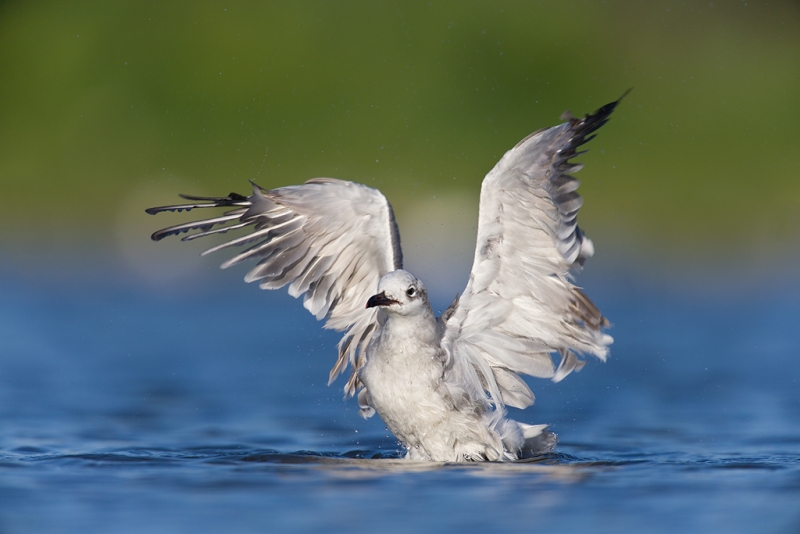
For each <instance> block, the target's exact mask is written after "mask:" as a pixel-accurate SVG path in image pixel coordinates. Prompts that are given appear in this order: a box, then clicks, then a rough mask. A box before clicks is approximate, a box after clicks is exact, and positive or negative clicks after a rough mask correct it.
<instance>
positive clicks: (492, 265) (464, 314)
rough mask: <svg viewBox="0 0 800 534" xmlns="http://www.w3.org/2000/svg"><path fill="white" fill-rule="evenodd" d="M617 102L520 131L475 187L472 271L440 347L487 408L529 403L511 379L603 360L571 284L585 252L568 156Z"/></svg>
mask: <svg viewBox="0 0 800 534" xmlns="http://www.w3.org/2000/svg"><path fill="white" fill-rule="evenodd" d="M620 100H621V99H620ZM618 102H619V101H617V102H612V103H611V104H608V105H606V106H603V107H602V108H600V109H599V110H597V111H596V112H595V113H593V114H591V115H587V116H586V117H585V118H583V119H574V118H572V119H570V120H569V122H566V123H564V124H561V125H558V126H555V127H552V128H548V129H544V130H540V131H538V132H535V133H533V134H531V135H529V136H528V137H526V138H525V139H523V140H522V141H520V142H519V143H518V144H517V146H515V147H514V148H513V149H511V150H510V151H508V152H507V153H506V154H505V155H504V156H503V158H502V159H501V160H500V161H499V162H498V163H497V165H496V166H495V167H494V169H492V171H491V172H489V174H488V175H487V176H486V178H485V179H484V181H483V185H482V187H481V200H480V214H479V221H478V239H477V246H476V249H475V258H474V262H473V265H472V272H471V274H470V279H469V283H468V284H467V288H466V289H465V291H464V294H463V295H462V296H461V299H460V301H459V302H458V304H457V306H456V309H455V310H454V311H452V312H451V314H450V316H449V318H448V319H447V321H446V323H445V332H444V336H443V340H442V343H443V346H444V348H445V350H446V351H447V352H448V354H450V357H451V359H452V361H453V362H454V363H453V369H454V371H453V372H457V373H459V374H460V375H461V379H462V381H464V382H468V383H471V384H472V385H473V387H475V388H478V387H480V388H482V389H483V390H484V391H486V392H488V394H489V396H490V398H491V399H492V401H493V402H495V403H497V404H506V405H509V406H515V407H518V408H524V407H526V406H529V405H531V404H532V403H533V400H534V397H533V393H531V391H530V389H528V387H527V386H526V385H525V383H524V382H523V381H522V380H521V379H520V378H519V376H518V374H527V375H531V376H536V377H542V378H551V379H553V380H555V381H558V380H561V379H563V378H564V377H565V376H566V375H568V374H569V373H570V372H571V371H573V370H576V369H580V367H581V366H582V365H583V361H582V360H580V359H578V358H577V356H576V353H577V354H591V355H594V356H596V357H598V358H600V359H601V360H604V359H605V358H606V355H607V353H608V345H609V344H611V343H612V341H613V340H612V338H611V337H610V336H608V335H606V334H604V333H603V332H602V328H603V327H606V326H608V321H606V319H605V318H604V317H603V316H602V314H601V313H600V311H599V310H598V309H597V308H596V307H595V306H594V304H592V302H591V301H590V300H589V299H588V298H587V297H586V296H585V295H584V294H583V293H582V292H581V291H580V290H579V289H578V288H577V287H576V286H575V285H573V284H572V281H571V272H572V271H574V270H576V269H578V268H580V266H581V265H583V263H584V261H585V260H586V258H588V257H590V256H592V254H593V253H594V248H593V246H592V243H591V241H589V239H588V238H586V236H585V235H584V234H583V232H582V231H581V230H580V228H579V227H578V224H577V215H578V210H579V209H580V207H581V205H582V203H583V200H582V199H581V197H580V196H579V195H578V193H577V192H576V190H577V188H578V185H579V182H578V181H577V180H576V179H575V178H573V177H572V176H571V175H570V174H569V173H574V172H577V171H578V170H580V168H581V165H577V164H572V163H570V162H569V160H570V159H571V158H574V157H575V156H577V155H579V153H578V152H576V148H577V147H579V146H580V145H582V144H584V143H586V142H587V141H588V140H590V139H591V137H587V136H588V135H589V134H591V133H592V132H593V131H595V130H597V129H598V128H600V127H601V126H602V125H603V124H605V123H606V122H607V121H608V117H609V115H610V114H611V112H612V111H613V110H614V108H615V107H616V105H617V103H618ZM553 353H558V354H559V355H560V356H561V364H560V365H559V367H558V368H557V369H556V367H555V365H554V363H553V359H552V357H551V354H553Z"/></svg>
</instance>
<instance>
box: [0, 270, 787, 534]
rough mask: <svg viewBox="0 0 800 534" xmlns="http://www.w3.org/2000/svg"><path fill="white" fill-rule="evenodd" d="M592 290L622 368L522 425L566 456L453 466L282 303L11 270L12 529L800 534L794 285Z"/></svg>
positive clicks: (542, 397) (542, 392)
mask: <svg viewBox="0 0 800 534" xmlns="http://www.w3.org/2000/svg"><path fill="white" fill-rule="evenodd" d="M591 276H592V275H590V278H588V279H587V278H585V277H584V278H582V282H585V285H587V287H588V288H589V292H590V294H591V295H593V296H594V297H595V299H596V300H597V302H598V304H600V305H601V307H602V309H603V310H604V312H605V313H606V314H607V315H608V316H609V317H610V318H611V319H612V321H613V322H614V325H615V326H614V328H613V330H612V334H613V335H614V336H615V338H616V343H615V344H614V345H613V347H612V355H611V358H610V359H609V361H608V362H607V363H605V364H601V363H599V362H590V363H589V364H588V365H587V366H586V367H585V368H584V370H583V371H582V372H580V373H577V374H573V375H571V376H570V377H569V378H568V379H566V380H565V381H564V382H562V383H559V384H552V383H549V382H547V381H542V380H531V381H530V382H529V383H530V384H531V386H532V388H533V390H534V392H535V394H536V395H537V402H536V404H535V405H534V406H533V407H532V408H530V409H528V410H526V411H524V412H520V411H513V413H512V416H514V417H516V418H519V419H520V420H522V421H525V422H529V423H542V422H547V423H551V424H552V427H553V429H554V430H555V431H556V432H557V433H558V434H559V436H560V443H559V446H558V448H557V450H556V452H555V453H553V454H551V455H548V456H545V457H542V458H538V459H536V460H535V461H529V462H520V463H516V464H481V465H475V464H472V465H448V464H419V463H410V462H405V461H402V460H400V457H401V451H400V450H399V447H398V444H397V442H396V441H395V440H394V438H393V437H392V436H391V435H390V434H389V433H388V431H387V430H386V429H385V427H384V426H383V424H382V423H381V422H380V420H379V419H378V418H377V417H375V418H372V419H370V420H368V421H364V420H362V419H360V418H359V417H358V416H357V412H358V409H357V405H356V403H355V402H354V401H353V400H352V399H351V400H348V401H343V400H342V398H341V387H342V386H343V383H342V382H341V381H339V382H337V383H335V384H334V385H333V386H331V387H328V386H327V385H326V384H325V382H326V380H327V373H328V369H329V368H330V366H331V365H332V364H333V361H334V359H335V344H336V342H337V341H338V336H337V335H336V334H335V333H332V332H326V331H323V330H322V329H321V328H320V327H319V323H317V322H316V321H315V320H314V319H313V318H312V317H309V316H308V315H307V314H306V313H305V311H304V310H303V309H302V307H301V306H300V305H299V303H298V302H296V301H294V299H291V298H290V297H288V296H286V295H284V294H278V293H268V292H261V291H258V290H256V288H254V287H252V286H245V285H244V284H241V283H239V282H238V281H237V280H235V278H236V277H230V278H233V279H234V280H231V281H230V283H229V284H220V283H217V284H215V285H212V286H210V287H209V286H207V285H205V284H200V283H198V285H197V286H196V287H193V286H192V285H191V283H184V284H183V286H181V287H180V288H178V289H175V290H168V291H165V290H163V288H162V289H160V290H154V289H152V288H148V287H147V286H143V285H142V284H139V283H136V282H135V281H132V280H130V279H127V278H125V277H121V276H119V275H117V274H114V271H113V270H104V269H102V268H97V269H95V270H91V269H89V270H88V271H86V270H84V271H82V272H80V273H79V272H68V273H63V272H62V273H59V274H57V273H56V272H55V271H54V272H53V273H52V276H50V277H48V276H42V274H41V273H37V274H35V275H32V274H31V273H26V272H22V271H21V270H20V269H7V270H6V272H5V276H4V277H3V281H2V282H1V283H0V284H1V285H0V294H2V295H3V297H2V299H0V351H2V352H1V355H0V424H1V425H2V429H3V431H2V433H0V532H3V533H17V532H26V533H28V532H86V531H90V532H278V531H293V532H337V531H338V532H342V531H355V530H358V531H382V532H408V531H431V532H480V531H488V530H491V531H501V530H506V531H512V532H513V531H538V530H545V529H559V531H564V532H620V531H647V532H676V531H694V532H709V531H717V532H797V531H800V424H798V421H799V420H800V390H799V389H798V383H797V380H798V376H799V375H800V373H799V372H798V370H799V369H800V365H798V363H797V362H798V356H800V349H798V347H800V328H798V326H797V325H798V317H800V314H798V312H800V306H798V297H800V288H798V287H795V286H792V287H789V288H787V287H774V288H772V289H769V287H770V286H769V284H768V283H767V284H766V289H764V288H762V289H758V290H750V291H744V290H740V291H734V290H731V291H725V290H722V291H718V292H716V293H715V292H713V291H711V292H699V293H697V292H691V291H685V292H684V291H676V290H674V288H672V289H671V288H669V287H667V286H665V285H663V284H655V283H649V282H647V281H646V280H644V279H637V278H630V277H624V278H623V277H611V276H607V277H606V276H603V275H602V273H600V274H597V273H596V274H595V275H594V278H591ZM222 278H225V277H222ZM222 278H220V279H222ZM776 285H777V284H776ZM440 300H442V302H441V303H439V306H442V307H443V306H446V304H447V302H446V299H440Z"/></svg>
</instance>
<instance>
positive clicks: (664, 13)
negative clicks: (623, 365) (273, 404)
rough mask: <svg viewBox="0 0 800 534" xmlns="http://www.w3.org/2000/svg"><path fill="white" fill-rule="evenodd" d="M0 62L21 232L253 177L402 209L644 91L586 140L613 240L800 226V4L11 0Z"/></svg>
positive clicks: (765, 232)
mask: <svg viewBox="0 0 800 534" xmlns="http://www.w3.org/2000/svg"><path fill="white" fill-rule="evenodd" d="M0 73H2V74H1V75H0V195H2V201H3V208H2V211H0V223H2V228H3V230H2V234H3V235H5V237H6V238H9V236H12V235H22V236H24V237H26V238H28V239H30V238H31V237H34V239H35V238H36V235H43V232H49V233H50V234H51V235H52V234H53V233H55V234H56V235H58V234H59V233H72V234H78V235H87V236H92V237H93V238H96V237H100V238H103V237H106V238H108V237H111V234H113V233H114V232H115V231H116V230H115V228H116V227H115V225H114V223H113V221H115V220H116V219H117V218H118V213H119V212H120V210H121V209H123V207H124V206H126V205H127V204H126V203H128V204H129V203H130V202H131V199H136V205H137V206H138V205H139V204H140V203H141V209H143V208H145V207H147V206H149V205H153V204H163V203H167V202H171V201H172V200H174V197H173V194H174V192H177V191H183V192H187V193H199V194H220V193H222V194H227V193H228V192H229V191H231V190H237V191H240V192H246V191H247V188H248V184H247V181H246V180H247V179H254V180H256V181H257V182H259V183H260V184H262V185H264V186H269V187H275V186H280V185H287V184H292V183H298V182H302V181H304V180H306V179H308V178H311V177H314V176H335V177H339V178H343V179H352V180H357V181H363V182H366V183H368V184H372V185H375V186H378V187H380V188H381V189H382V190H383V191H384V192H385V193H386V194H387V196H389V198H390V199H391V200H392V202H393V203H394V204H395V206H396V208H397V210H398V212H399V214H400V216H401V217H402V214H403V213H404V212H408V210H409V209H411V208H410V206H411V205H412V204H413V203H414V202H415V201H417V200H419V199H423V198H425V199H429V198H432V197H433V196H436V195H444V194H452V193H453V192H454V191H459V190H460V191H463V192H465V194H466V193H469V194H474V195H477V188H478V186H479V183H480V180H481V179H482V178H483V176H484V174H485V173H486V172H487V171H488V170H489V169H490V168H491V167H492V166H493V165H494V163H495V162H496V160H497V159H498V158H499V157H500V156H501V155H502V154H503V152H504V151H505V150H507V149H509V148H510V147H512V146H513V145H514V144H515V143H516V142H517V141H518V140H519V139H521V138H522V137H523V136H525V135H526V134H528V133H529V132H531V131H533V130H536V129H538V128H541V127H544V126H549V125H552V124H556V123H557V122H559V119H558V117H559V115H560V114H561V112H563V111H564V110H565V109H571V110H572V111H573V113H574V114H576V115H577V114H583V113H586V112H589V111H592V110H594V109H596V108H597V107H599V106H600V105H602V104H605V103H606V102H608V101H611V100H613V99H616V98H617V97H618V96H620V95H621V94H622V93H623V92H624V91H625V90H626V89H627V88H629V87H633V88H634V90H633V92H632V93H631V95H630V96H629V97H628V98H627V99H626V100H625V101H624V103H623V104H622V105H621V106H620V108H619V110H618V112H617V113H616V114H615V116H614V117H613V119H612V121H611V123H610V124H609V125H608V126H607V127H605V128H604V129H603V130H602V131H601V132H600V135H599V136H598V138H597V139H596V140H595V141H592V143H591V144H590V145H589V148H590V149H591V152H590V153H589V154H587V155H586V156H583V161H584V162H586V163H587V164H588V165H587V168H586V169H585V170H584V171H582V172H581V174H580V175H579V177H580V178H582V180H583V186H582V189H581V192H582V193H583V195H584V197H585V198H586V199H587V204H586V208H585V209H584V211H583V212H582V213H581V221H582V223H583V225H584V226H586V227H588V228H590V233H591V227H592V226H593V225H594V226H597V225H600V224H602V225H604V228H605V230H604V232H606V233H607V234H614V233H617V232H618V233H619V235H624V236H627V237H628V238H630V239H634V240H636V241H637V242H640V243H641V242H645V241H649V242H650V243H654V244H656V245H657V246H659V247H661V246H664V247H665V248H664V250H674V249H677V248H680V247H687V246H691V247H702V248H705V247H707V246H708V245H717V246H740V245H741V244H743V243H744V244H747V243H750V244H752V243H755V242H759V241H764V240H767V241H770V242H776V243H781V242H786V243H796V241H794V240H793V238H792V236H793V235H795V233H796V232H797V231H798V230H799V229H800V179H799V178H800V152H798V150H797V147H796V145H797V141H798V139H797V137H798V136H797V133H796V132H797V123H798V117H800V6H798V4H797V3H795V2H789V1H786V2H769V3H766V4H765V3H763V2H762V3H758V2H746V3H745V2H719V3H718V2H702V3H701V2H640V1H634V0H630V1H619V2H608V3H601V2H594V1H585V2H502V1H492V2H478V1H469V2H463V1H449V2H406V1H403V2H344V1H342V2H322V1H320V2H302V1H300V2H295V1H292V2H196V1H192V2H189V1H173V2H141V1H114V2H101V1H95V2H91V1H77V0H76V1H70V2H54V1H49V2H48V1H41V2H22V1H17V2H15V1H7V2H4V3H2V4H0ZM137 210H138V208H137ZM131 213H133V212H131ZM135 213H137V217H138V216H139V215H140V216H141V219H142V221H144V222H143V223H142V224H143V225H146V224H147V221H146V218H147V216H146V215H144V214H143V212H139V211H136V212H135ZM136 224H139V223H138V219H137V222H136Z"/></svg>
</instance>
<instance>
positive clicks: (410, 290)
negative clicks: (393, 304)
mask: <svg viewBox="0 0 800 534" xmlns="http://www.w3.org/2000/svg"><path fill="white" fill-rule="evenodd" d="M416 294H417V290H416V289H414V288H413V287H409V288H408V289H406V295H408V296H409V297H411V298H412V299H413V298H414V295H416Z"/></svg>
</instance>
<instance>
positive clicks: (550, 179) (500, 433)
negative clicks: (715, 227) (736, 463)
mask: <svg viewBox="0 0 800 534" xmlns="http://www.w3.org/2000/svg"><path fill="white" fill-rule="evenodd" d="M618 103H619V101H617V102H612V103H610V104H607V105H605V106H603V107H602V108H600V109H599V110H597V111H596V112H595V113H593V114H590V115H587V116H586V117H585V118H582V119H575V118H570V119H569V120H568V122H566V123H563V124H560V125H558V126H554V127H552V128H548V129H545V130H540V131H538V132H535V133H533V134H531V135H530V136H528V137H526V138H525V139H523V140H522V141H520V142H519V143H518V144H517V146H515V147H514V148H513V149H511V150H509V151H508V152H507V153H506V154H505V155H504V156H503V158H502V159H501V160H500V161H499V162H498V163H497V165H495V167H494V169H492V170H491V172H489V174H488V175H487V176H486V178H485V179H484V181H483V185H482V187H481V198H480V208H479V209H480V213H479V221H478V239H477V245H476V249H475V258H474V261H473V265H472V272H471V274H470V278H469V283H468V284H467V287H466V289H465V290H464V293H463V295H462V296H461V298H460V299H456V301H454V302H453V304H452V305H451V306H450V307H449V308H448V309H447V310H446V311H445V313H444V314H442V316H441V317H439V318H437V317H436V316H435V315H434V313H433V310H432V309H431V307H430V304H429V302H428V297H427V291H426V290H425V286H424V285H423V284H422V282H421V281H420V280H419V279H417V278H416V277H415V276H414V275H413V274H411V273H409V272H407V271H404V270H402V261H403V260H402V253H401V250H400V237H399V232H398V230H397V225H396V223H395V220H394V214H393V213H392V208H391V206H390V204H389V203H388V201H387V200H386V198H385V197H384V196H383V195H382V194H381V193H380V192H379V191H377V190H376V189H372V188H369V187H367V186H364V185H361V184H356V183H353V182H345V181H341V180H336V179H333V178H315V179H313V180H309V181H308V182H306V183H305V184H303V185H299V186H289V187H281V188H278V189H274V190H266V189H263V188H261V187H259V186H257V185H255V184H253V194H252V195H250V196H248V197H245V196H243V195H238V194H235V193H231V194H230V195H229V196H227V197H214V198H205V197H190V196H184V198H186V199H188V200H189V201H191V202H189V203H186V204H181V205H175V206H166V207H159V208H151V209H149V210H147V212H148V213H151V214H154V213H159V212H162V211H182V210H187V211H188V210H191V209H195V208H217V207H224V208H229V209H228V211H226V212H225V213H224V214H223V215H222V216H218V217H214V218H210V219H203V220H200V221H196V222H191V223H186V224H181V225H177V226H172V227H170V228H166V229H164V230H161V231H159V232H156V233H154V234H153V236H152V238H153V239H154V240H160V239H162V238H163V237H166V236H168V235H174V234H179V233H183V232H187V231H190V230H199V232H197V233H194V234H191V235H188V236H186V237H184V238H183V239H184V240H191V239H196V238H198V237H204V236H208V235H211V234H216V233H224V232H227V231H228V230H231V229H238V228H245V227H252V231H251V232H250V233H248V234H245V235H244V236H242V237H239V238H236V239H233V240H231V241H227V242H225V243H222V244H220V245H218V246H216V247H213V248H211V249H209V250H207V251H206V252H204V254H207V253H209V252H214V251H217V250H220V249H225V248H228V247H231V246H235V245H247V248H245V250H243V251H241V252H239V253H238V254H237V255H235V256H234V257H233V258H231V259H229V260H228V261H226V262H225V263H223V264H222V267H223V268H226V267H229V266H231V265H235V264H238V263H240V262H242V261H244V260H248V259H254V260H256V261H257V264H256V266H255V267H253V268H252V269H251V270H250V272H248V273H247V275H246V277H245V280H246V281H247V282H253V281H258V282H259V284H260V286H261V287H262V288H264V289H277V288H280V287H283V286H285V285H287V284H288V285H289V293H290V294H291V295H293V296H295V297H299V296H300V295H304V299H303V304H304V306H305V307H306V308H307V309H308V310H309V311H310V312H311V313H313V314H314V315H315V316H316V317H317V319H322V318H325V319H326V323H325V327H326V328H332V329H335V330H340V331H346V332H345V334H344V337H343V338H342V340H341V342H340V343H339V357H338V359H337V361H336V364H335V365H334V367H333V369H332V370H331V373H330V381H331V382H332V381H333V380H334V379H335V378H336V377H337V376H338V375H339V374H340V373H341V372H343V371H344V370H345V369H346V367H347V366H348V364H349V365H351V366H352V373H351V376H350V379H349V380H348V382H347V384H346V386H345V392H346V394H348V395H354V394H356V393H358V401H359V405H360V407H361V414H362V415H363V416H365V417H369V416H371V415H372V414H374V413H375V412H376V411H377V413H378V414H379V415H380V416H381V418H382V419H383V421H384V422H385V423H386V425H387V426H388V427H389V429H390V430H391V431H392V432H393V433H394V434H395V436H396V437H397V438H398V439H399V440H400V442H401V443H402V444H403V446H404V447H405V449H406V450H407V457H408V458H412V459H421V460H434V461H464V460H515V459H518V458H521V457H527V456H531V455H535V454H541V453H544V452H548V451H550V450H552V448H553V447H554V446H555V435H554V434H552V433H551V432H548V431H547V430H546V425H526V424H523V423H518V422H516V421H513V420H510V419H507V418H506V417H505V406H514V407H517V408H525V407H527V406H530V405H531V404H533V401H534V397H533V393H532V392H531V390H530V388H529V387H528V386H527V384H526V383H525V382H524V381H523V380H522V379H521V378H520V376H519V375H520V374H527V375H531V376H535V377H540V378H550V379H552V380H554V381H559V380H561V379H563V378H564V377H565V376H567V375H568V374H569V373H570V372H571V371H573V370H576V369H580V368H581V367H582V366H583V364H584V361H583V360H581V359H579V357H578V356H579V355H583V354H590V355H594V356H596V357H598V358H599V359H601V360H605V358H606V355H607V353H608V345H609V344H611V342H612V339H611V337H610V336H608V335H606V334H604V333H603V331H602V329H603V328H604V327H606V326H608V322H607V321H606V319H605V318H604V317H603V316H602V315H601V314H600V312H599V311H598V310H597V308H596V307H595V306H594V305H593V304H592V303H591V301H590V300H589V299H588V298H587V297H586V296H585V295H584V294H583V293H582V292H581V291H580V290H579V289H578V288H577V287H576V286H575V285H573V283H572V281H571V272H572V271H574V270H575V269H576V268H578V267H580V266H581V265H582V264H583V262H584V261H585V259H586V258H588V257H590V256H591V255H592V254H593V252H594V250H593V247H592V244H591V241H589V240H588V239H587V238H586V237H585V236H584V235H583V232H582V231H581V230H580V228H578V226H577V213H578V209H579V208H580V206H581V204H582V199H581V198H580V196H578V194H577V193H576V189H577V187H578V181H577V180H575V179H574V178H573V177H571V176H570V175H569V173H570V172H576V171H577V170H579V169H580V165H574V164H571V163H570V162H569V160H570V159H571V158H573V157H575V156H576V155H577V153H576V148H577V147H579V146H580V145H582V144H583V143H585V142H587V141H588V140H590V139H591V137H588V136H590V134H591V133H592V132H594V131H595V130H597V129H598V128H600V127H601V126H602V125H603V124H605V123H606V122H607V120H608V117H609V115H610V114H611V112H612V111H613V110H614V108H615V107H616V105H617V104H618ZM219 225H222V226H219ZM553 354H558V355H559V356H560V361H559V363H558V366H556V365H555V364H554V362H553V359H552V356H551V355H553Z"/></svg>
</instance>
